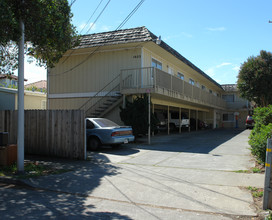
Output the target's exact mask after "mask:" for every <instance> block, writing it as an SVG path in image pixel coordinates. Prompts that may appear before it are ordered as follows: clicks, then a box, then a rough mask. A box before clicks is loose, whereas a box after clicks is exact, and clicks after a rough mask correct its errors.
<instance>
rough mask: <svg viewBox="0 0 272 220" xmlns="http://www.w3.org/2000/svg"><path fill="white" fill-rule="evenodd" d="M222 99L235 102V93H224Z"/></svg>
mask: <svg viewBox="0 0 272 220" xmlns="http://www.w3.org/2000/svg"><path fill="white" fill-rule="evenodd" d="M222 99H224V100H225V101H226V102H234V94H229V95H222Z"/></svg>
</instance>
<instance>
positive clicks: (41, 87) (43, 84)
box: [25, 80, 47, 92]
mask: <svg viewBox="0 0 272 220" xmlns="http://www.w3.org/2000/svg"><path fill="white" fill-rule="evenodd" d="M25 89H32V90H33V91H34V90H36V91H39V92H46V91H47V81H46V80H40V81H38V82H34V83H29V84H26V85H25Z"/></svg>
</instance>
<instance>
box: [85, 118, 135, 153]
mask: <svg viewBox="0 0 272 220" xmlns="http://www.w3.org/2000/svg"><path fill="white" fill-rule="evenodd" d="M86 136H87V148H88V150H96V149H98V148H99V146H101V145H111V146H113V147H115V146H119V145H120V144H127V143H129V142H132V141H134V138H135V137H134V136H133V132H132V128H131V127H130V126H120V125H118V124H116V123H114V122H113V121H110V120H108V119H106V118H86Z"/></svg>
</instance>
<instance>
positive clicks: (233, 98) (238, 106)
mask: <svg viewBox="0 0 272 220" xmlns="http://www.w3.org/2000/svg"><path fill="white" fill-rule="evenodd" d="M222 87H223V89H224V91H225V93H224V94H223V95H222V98H223V99H224V100H225V101H226V103H227V109H226V110H225V111H224V112H223V115H222V126H223V127H229V128H233V127H236V126H237V127H239V128H245V120H246V117H247V115H248V114H249V112H252V105H251V103H250V102H249V101H248V100H245V99H243V98H241V97H240V96H239V92H238V88H237V85H236V84H226V85H222Z"/></svg>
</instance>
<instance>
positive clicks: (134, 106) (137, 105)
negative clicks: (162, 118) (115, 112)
mask: <svg viewBox="0 0 272 220" xmlns="http://www.w3.org/2000/svg"><path fill="white" fill-rule="evenodd" d="M120 109H121V112H120V118H121V120H122V121H123V122H124V124H125V125H129V126H132V129H133V134H134V135H135V136H136V137H137V136H138V135H139V134H143V135H145V134H147V132H148V97H147V95H143V96H141V97H137V98H135V99H134V100H133V102H129V101H128V100H126V107H125V108H120ZM157 124H158V119H157V118H156V117H155V116H154V114H152V113H151V131H155V130H156V125H157Z"/></svg>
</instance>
